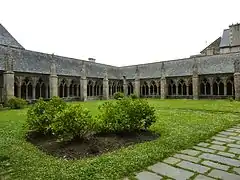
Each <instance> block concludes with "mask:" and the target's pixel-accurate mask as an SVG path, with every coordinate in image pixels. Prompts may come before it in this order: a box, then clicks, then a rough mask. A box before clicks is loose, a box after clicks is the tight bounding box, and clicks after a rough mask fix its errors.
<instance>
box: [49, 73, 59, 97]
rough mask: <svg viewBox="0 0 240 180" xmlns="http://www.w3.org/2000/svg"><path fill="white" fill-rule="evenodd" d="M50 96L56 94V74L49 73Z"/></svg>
mask: <svg viewBox="0 0 240 180" xmlns="http://www.w3.org/2000/svg"><path fill="white" fill-rule="evenodd" d="M49 87H50V98H51V97H53V96H58V76H57V75H53V74H51V75H50V77H49Z"/></svg>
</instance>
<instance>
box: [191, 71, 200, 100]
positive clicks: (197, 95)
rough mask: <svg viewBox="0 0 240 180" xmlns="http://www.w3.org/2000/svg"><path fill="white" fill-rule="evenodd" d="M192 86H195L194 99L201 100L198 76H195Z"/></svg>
mask: <svg viewBox="0 0 240 180" xmlns="http://www.w3.org/2000/svg"><path fill="white" fill-rule="evenodd" d="M192 86H193V99H199V77H198V75H193V77H192Z"/></svg>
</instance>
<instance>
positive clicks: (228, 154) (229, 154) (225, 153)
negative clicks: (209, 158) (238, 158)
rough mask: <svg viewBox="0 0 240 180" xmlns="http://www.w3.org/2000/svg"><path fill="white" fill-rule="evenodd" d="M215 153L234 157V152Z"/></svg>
mask: <svg viewBox="0 0 240 180" xmlns="http://www.w3.org/2000/svg"><path fill="white" fill-rule="evenodd" d="M217 154H219V155H221V156H227V157H231V158H232V157H235V154H232V153H227V152H218V153H217Z"/></svg>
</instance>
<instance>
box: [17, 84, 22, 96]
mask: <svg viewBox="0 0 240 180" xmlns="http://www.w3.org/2000/svg"><path fill="white" fill-rule="evenodd" d="M17 88H18V90H17V92H18V94H17V96H18V98H21V96H22V94H21V82H19V84H18V87H17Z"/></svg>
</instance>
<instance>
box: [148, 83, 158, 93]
mask: <svg viewBox="0 0 240 180" xmlns="http://www.w3.org/2000/svg"><path fill="white" fill-rule="evenodd" d="M150 95H157V85H156V82H155V81H151V82H150Z"/></svg>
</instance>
